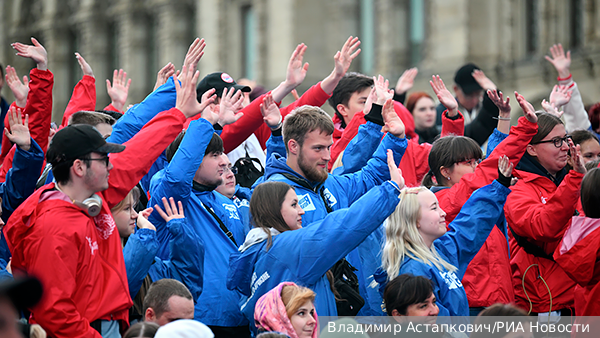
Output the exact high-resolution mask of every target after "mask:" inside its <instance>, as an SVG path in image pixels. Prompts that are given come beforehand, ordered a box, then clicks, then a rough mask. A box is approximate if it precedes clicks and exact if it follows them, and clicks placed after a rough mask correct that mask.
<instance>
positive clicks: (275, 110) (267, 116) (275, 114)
mask: <svg viewBox="0 0 600 338" xmlns="http://www.w3.org/2000/svg"><path fill="white" fill-rule="evenodd" d="M260 113H261V114H262V116H263V120H264V121H265V123H266V124H267V126H269V128H271V129H278V128H279V127H281V120H282V118H281V112H280V111H279V107H277V104H276V103H275V100H273V96H272V95H271V93H268V94H267V95H265V97H264V98H263V102H262V103H261V104H260Z"/></svg>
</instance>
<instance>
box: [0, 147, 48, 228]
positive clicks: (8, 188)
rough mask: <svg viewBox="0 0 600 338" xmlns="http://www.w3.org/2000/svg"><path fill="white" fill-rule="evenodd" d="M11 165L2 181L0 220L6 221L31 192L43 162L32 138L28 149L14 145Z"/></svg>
mask: <svg viewBox="0 0 600 338" xmlns="http://www.w3.org/2000/svg"><path fill="white" fill-rule="evenodd" d="M13 159H14V160H13V167H12V168H10V169H9V170H8V174H7V175H6V181H5V182H4V183H2V188H1V191H2V194H1V196H2V220H3V221H4V222H7V221H8V218H9V217H10V215H12V213H13V212H14V211H15V209H17V208H18V207H19V205H21V203H23V201H25V200H26V199H27V197H29V195H31V194H32V193H33V191H34V190H35V185H36V183H37V178H38V176H39V175H40V172H41V170H42V165H43V163H44V152H42V149H41V148H40V146H39V145H38V144H37V143H36V142H35V141H34V140H33V139H32V140H31V147H30V148H29V151H24V150H22V149H21V148H18V147H16V151H15V156H14V158H13Z"/></svg>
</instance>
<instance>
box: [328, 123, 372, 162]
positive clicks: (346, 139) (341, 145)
mask: <svg viewBox="0 0 600 338" xmlns="http://www.w3.org/2000/svg"><path fill="white" fill-rule="evenodd" d="M365 123H367V120H365V114H364V113H363V112H358V113H356V114H354V116H353V117H352V120H350V123H348V125H347V126H346V128H345V129H344V131H343V132H342V136H341V137H340V139H339V140H337V142H334V143H333V146H331V160H330V161H329V164H328V165H327V166H328V168H327V169H328V170H329V171H331V167H332V166H333V163H335V161H336V160H337V158H338V156H340V153H341V152H342V151H343V150H344V149H346V146H348V143H350V141H352V139H353V138H354V136H356V134H358V127H360V126H361V125H362V124H365Z"/></svg>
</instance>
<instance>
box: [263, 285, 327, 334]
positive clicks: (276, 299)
mask: <svg viewBox="0 0 600 338" xmlns="http://www.w3.org/2000/svg"><path fill="white" fill-rule="evenodd" d="M285 285H294V286H295V285H296V284H294V283H292V282H283V283H280V284H279V285H277V286H276V287H275V288H273V289H272V290H271V291H269V292H267V293H265V294H264V295H263V296H262V297H260V298H259V299H258V301H257V302H256V306H255V307H254V324H255V325H256V327H258V328H262V329H264V330H266V331H276V332H281V333H284V334H287V335H288V336H290V338H298V335H297V334H296V330H294V327H293V326H292V322H291V321H290V319H289V318H288V316H287V312H286V311H285V305H284V304H283V301H282V300H281V289H282V288H283V287H284V286H285ZM315 321H316V322H317V323H316V324H315V330H314V331H313V334H312V337H313V338H317V335H318V331H319V319H318V317H317V313H316V312H315Z"/></svg>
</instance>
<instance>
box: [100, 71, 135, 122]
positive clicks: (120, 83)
mask: <svg viewBox="0 0 600 338" xmlns="http://www.w3.org/2000/svg"><path fill="white" fill-rule="evenodd" d="M130 85H131V79H129V80H127V72H125V71H123V69H119V70H118V71H117V70H116V69H115V71H114V72H113V81H112V84H111V83H110V80H109V79H106V91H107V92H108V96H110V99H111V100H112V102H111V103H110V105H109V107H110V106H112V108H114V110H116V111H118V112H120V113H123V112H124V111H125V102H127V95H128V93H129V86H130Z"/></svg>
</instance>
